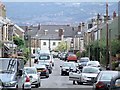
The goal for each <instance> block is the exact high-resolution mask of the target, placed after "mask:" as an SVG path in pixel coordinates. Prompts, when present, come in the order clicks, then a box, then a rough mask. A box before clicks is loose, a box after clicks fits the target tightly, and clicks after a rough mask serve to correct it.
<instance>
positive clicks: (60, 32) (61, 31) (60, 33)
mask: <svg viewBox="0 0 120 90" xmlns="http://www.w3.org/2000/svg"><path fill="white" fill-rule="evenodd" d="M62 35H63V29H62V28H60V29H59V37H61V36H62Z"/></svg>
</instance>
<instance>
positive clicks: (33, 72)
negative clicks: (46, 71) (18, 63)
mask: <svg viewBox="0 0 120 90" xmlns="http://www.w3.org/2000/svg"><path fill="white" fill-rule="evenodd" d="M24 70H25V71H26V73H27V74H28V75H29V77H30V79H31V85H35V87H36V88H38V87H40V86H41V80H40V76H39V74H38V73H37V69H36V68H35V67H24Z"/></svg>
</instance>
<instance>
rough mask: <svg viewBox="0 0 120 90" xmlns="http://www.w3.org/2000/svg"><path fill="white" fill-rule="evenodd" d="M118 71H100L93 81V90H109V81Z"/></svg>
mask: <svg viewBox="0 0 120 90" xmlns="http://www.w3.org/2000/svg"><path fill="white" fill-rule="evenodd" d="M118 74H119V71H101V72H100V73H99V74H98V76H97V78H96V79H95V80H94V82H95V83H94V84H93V90H109V86H110V81H111V79H112V78H113V77H115V76H117V75H118Z"/></svg>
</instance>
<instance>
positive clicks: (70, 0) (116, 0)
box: [0, 0, 120, 2]
mask: <svg viewBox="0 0 120 90" xmlns="http://www.w3.org/2000/svg"><path fill="white" fill-rule="evenodd" d="M0 1H2V2H106V1H108V2H118V1H120V0H0Z"/></svg>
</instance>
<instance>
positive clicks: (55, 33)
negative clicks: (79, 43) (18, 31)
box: [21, 25, 77, 50]
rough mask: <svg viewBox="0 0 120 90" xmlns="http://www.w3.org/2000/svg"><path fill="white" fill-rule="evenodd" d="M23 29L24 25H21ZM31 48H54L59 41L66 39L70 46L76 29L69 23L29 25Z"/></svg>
mask: <svg viewBox="0 0 120 90" xmlns="http://www.w3.org/2000/svg"><path fill="white" fill-rule="evenodd" d="M21 28H23V29H24V30H26V29H25V26H21ZM29 28H31V30H30V31H29V34H30V35H31V39H32V40H31V46H32V50H33V49H34V48H35V47H37V48H40V49H48V50H54V49H55V48H56V47H57V46H58V45H59V44H60V42H61V41H66V42H67V45H69V47H70V43H71V39H72V38H73V37H74V36H75V34H76V32H77V30H76V28H73V27H72V26H70V25H40V26H39V25H38V26H30V27H29Z"/></svg>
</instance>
